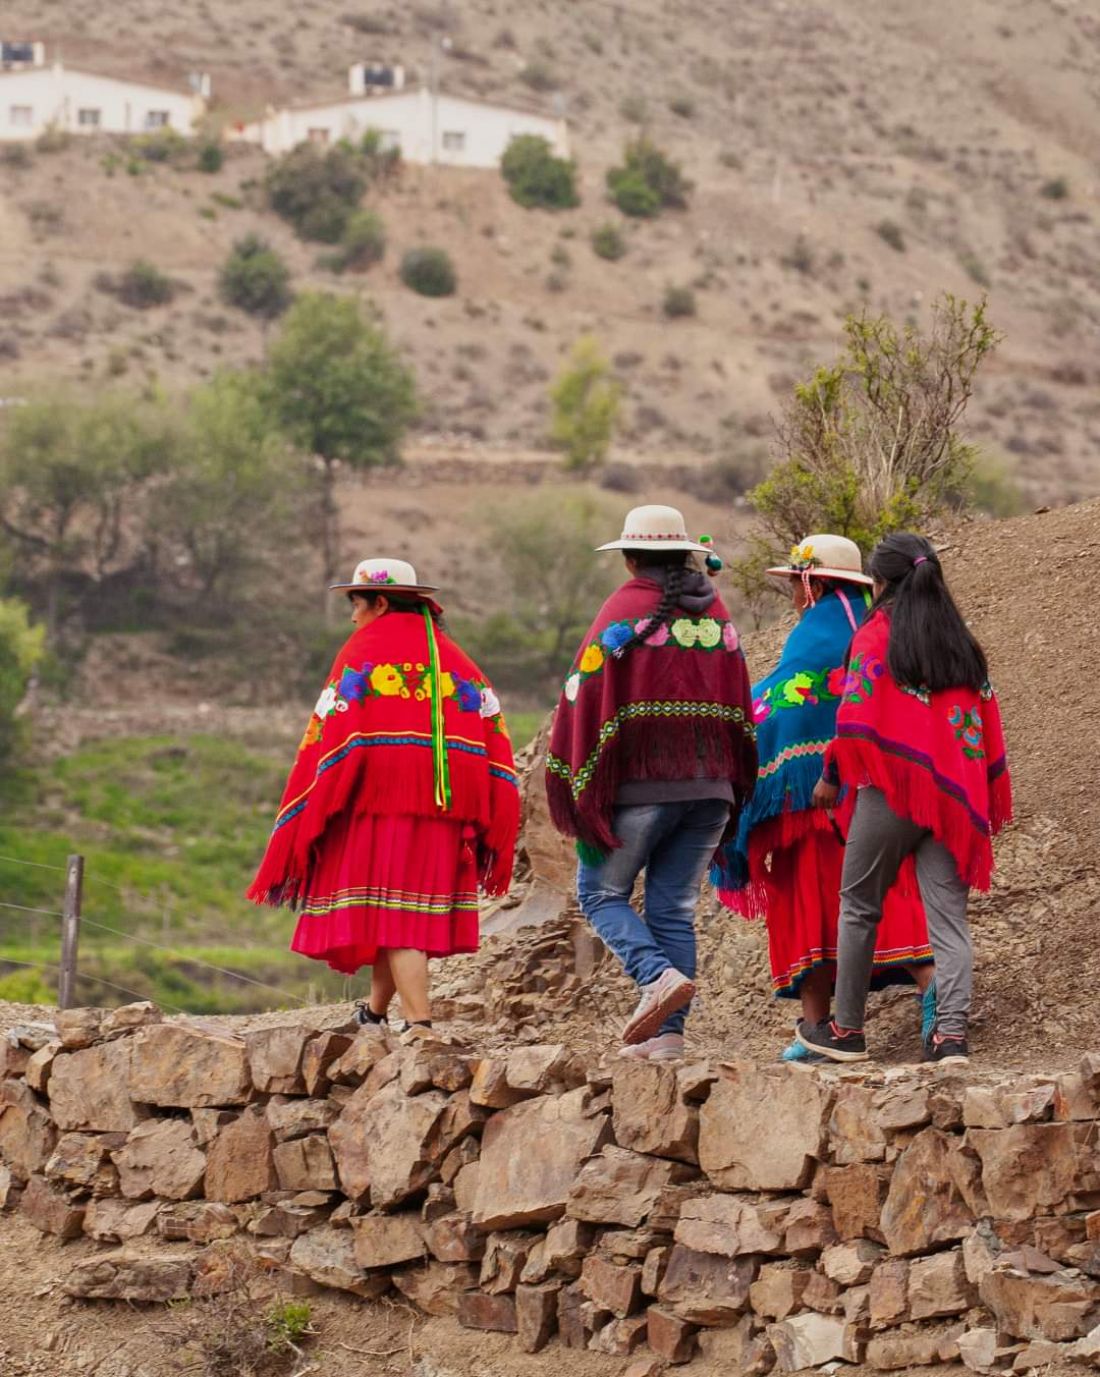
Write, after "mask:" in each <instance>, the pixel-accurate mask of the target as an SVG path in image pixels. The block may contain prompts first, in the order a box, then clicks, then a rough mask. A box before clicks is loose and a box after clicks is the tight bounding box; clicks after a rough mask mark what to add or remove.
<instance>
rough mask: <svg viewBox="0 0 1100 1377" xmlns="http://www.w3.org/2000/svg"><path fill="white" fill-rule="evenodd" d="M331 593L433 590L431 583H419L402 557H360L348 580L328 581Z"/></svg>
mask: <svg viewBox="0 0 1100 1377" xmlns="http://www.w3.org/2000/svg"><path fill="white" fill-rule="evenodd" d="M329 591H330V592H333V593H417V594H420V595H421V596H425V597H426V596H427V595H428V594H429V593H434V592H436V591H437V589H436V585H435V584H433V583H420V582H419V581H418V580H417V577H416V570H415V569H414V568H413V567H412V565H411V564H410V563H409V562H408V561H407V560H404V559H385V558H383V559H361V560H360V561H359V563H358V564H357V565H356V566H355V573H354V574H352V576H351V582H350V583H330V584H329Z"/></svg>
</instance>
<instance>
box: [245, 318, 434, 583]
mask: <svg viewBox="0 0 1100 1377" xmlns="http://www.w3.org/2000/svg"><path fill="white" fill-rule="evenodd" d="M265 393H266V397H267V404H268V406H269V407H270V408H271V414H272V415H273V416H274V417H275V418H276V420H277V422H278V424H279V426H280V427H281V428H282V430H283V432H284V433H285V434H286V435H287V437H288V438H289V439H290V440H291V441H292V442H293V443H294V444H295V445H297V446H298V447H299V448H300V449H301V450H303V451H304V452H305V453H306V454H309V455H312V456H315V457H316V459H317V460H318V461H319V463H320V478H321V493H320V507H321V540H322V549H321V555H322V566H323V570H322V572H323V574H324V577H325V581H326V582H331V581H332V580H333V579H334V577H335V575H336V574H337V573H338V572H339V567H338V566H339V555H340V551H339V516H338V512H337V509H336V498H335V489H336V474H337V469H338V467H339V465H341V464H346V465H347V466H348V468H350V469H355V470H365V469H369V468H373V467H375V466H377V465H379V464H389V463H393V462H395V461H396V459H397V457H398V450H399V447H400V444H401V439H402V436H403V435H404V433H405V428H406V427H407V426H408V424H409V422H410V421H411V420H412V419H413V417H414V416H415V414H416V387H415V381H414V377H413V373H412V370H411V369H410V368H409V367H408V366H407V365H406V364H405V363H404V362H402V360H401V358H400V356H399V355H398V354H397V352H396V350H395V349H394V348H393V346H392V345H391V344H390V343H389V341H388V340H387V338H386V336H385V333H384V332H383V330H382V327H381V325H380V324H378V323H377V322H376V321H374V320H370V319H367V318H366V317H364V316H363V314H362V313H361V311H360V309H359V306H358V304H357V303H356V302H354V301H351V300H348V299H346V298H342V297H336V296H332V295H330V294H328V293H324V292H310V293H306V294H304V295H302V296H300V297H299V298H298V300H297V301H296V302H295V303H294V305H293V306H292V307H291V308H290V310H289V311H288V312H287V315H286V318H285V320H284V322H283V326H282V330H281V332H280V334H279V337H278V338H277V339H276V340H275V342H274V344H273V345H272V347H271V350H270V353H269V356H268V366H267V374H266V387H265Z"/></svg>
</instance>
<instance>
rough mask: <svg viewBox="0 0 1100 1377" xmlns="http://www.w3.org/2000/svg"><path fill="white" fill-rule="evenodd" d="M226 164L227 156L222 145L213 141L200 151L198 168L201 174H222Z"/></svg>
mask: <svg viewBox="0 0 1100 1377" xmlns="http://www.w3.org/2000/svg"><path fill="white" fill-rule="evenodd" d="M224 164H225V154H224V153H223V152H222V146H221V144H220V143H215V142H214V140H213V139H210V140H209V141H208V142H206V143H204V144H203V145H202V147H201V148H200V149H199V160H198V168H199V171H200V172H220V171H221V170H222V167H223V166H224Z"/></svg>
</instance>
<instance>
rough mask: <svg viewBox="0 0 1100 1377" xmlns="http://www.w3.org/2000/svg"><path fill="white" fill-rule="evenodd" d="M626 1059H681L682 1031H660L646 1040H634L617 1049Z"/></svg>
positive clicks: (682, 1055)
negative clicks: (634, 1041) (628, 1044)
mask: <svg viewBox="0 0 1100 1377" xmlns="http://www.w3.org/2000/svg"><path fill="white" fill-rule="evenodd" d="M619 1056H620V1057H622V1058H623V1059H624V1060H626V1061H683V1059H684V1035H683V1033H661V1034H659V1035H658V1036H657V1037H655V1038H650V1039H649V1040H648V1041H647V1042H636V1043H633V1044H632V1045H630V1046H628V1047H621V1048H620V1049H619Z"/></svg>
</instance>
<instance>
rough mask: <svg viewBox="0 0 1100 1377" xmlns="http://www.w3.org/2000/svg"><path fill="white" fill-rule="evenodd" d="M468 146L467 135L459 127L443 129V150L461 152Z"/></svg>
mask: <svg viewBox="0 0 1100 1377" xmlns="http://www.w3.org/2000/svg"><path fill="white" fill-rule="evenodd" d="M465 148H466V135H465V134H464V133H463V132H462V131H461V130H459V129H444V131H443V151H444V152H445V153H461V152H463V151H464V150H465Z"/></svg>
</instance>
